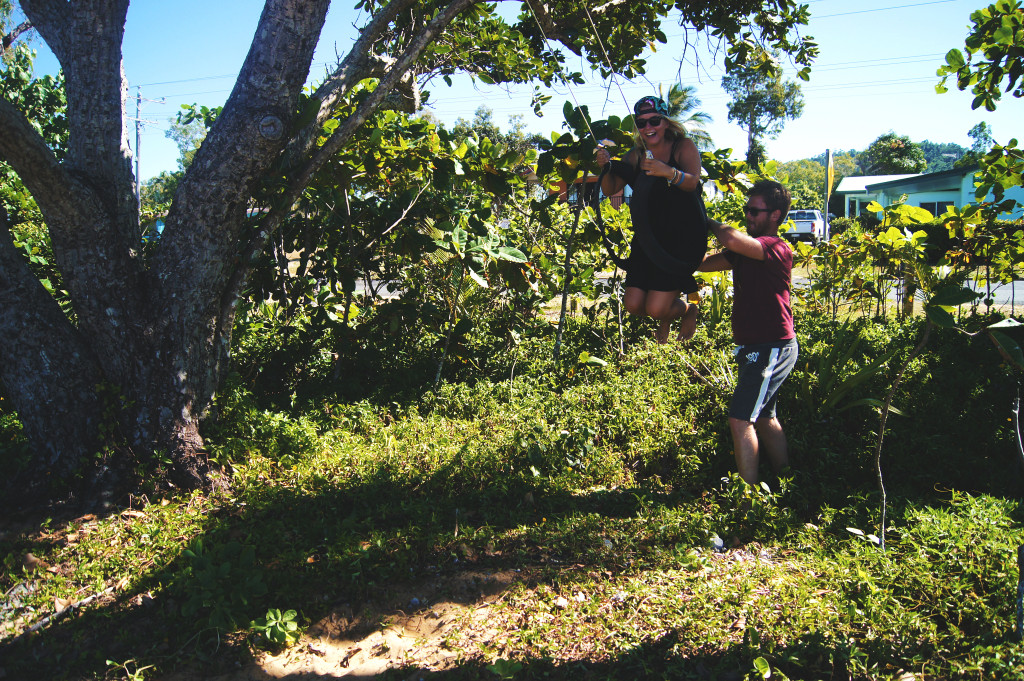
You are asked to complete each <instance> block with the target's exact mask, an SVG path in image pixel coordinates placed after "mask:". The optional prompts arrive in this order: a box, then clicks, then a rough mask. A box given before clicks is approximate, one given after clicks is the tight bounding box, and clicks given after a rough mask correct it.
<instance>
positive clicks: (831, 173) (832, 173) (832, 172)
mask: <svg viewBox="0 0 1024 681" xmlns="http://www.w3.org/2000/svg"><path fill="white" fill-rule="evenodd" d="M825 155H826V156H828V177H827V178H826V180H825V198H826V199H827V198H828V196H829V194H831V193H832V183H833V182H835V179H836V169H835V167H834V166H833V165H832V150H831V149H826V150H825Z"/></svg>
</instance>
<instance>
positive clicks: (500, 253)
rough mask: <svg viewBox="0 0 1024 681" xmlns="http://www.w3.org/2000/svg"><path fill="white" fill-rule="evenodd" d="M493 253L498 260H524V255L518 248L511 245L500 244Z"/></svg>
mask: <svg viewBox="0 0 1024 681" xmlns="http://www.w3.org/2000/svg"><path fill="white" fill-rule="evenodd" d="M493 255H494V257H495V258H498V259H499V260H508V261H509V262H526V255H524V254H523V252H522V251H520V250H519V249H518V248H512V247H511V246H502V247H501V248H499V249H498V250H497V251H496V252H495V253H494V254H493Z"/></svg>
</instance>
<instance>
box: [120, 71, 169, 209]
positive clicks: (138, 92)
mask: <svg viewBox="0 0 1024 681" xmlns="http://www.w3.org/2000/svg"><path fill="white" fill-rule="evenodd" d="M145 101H147V102H155V103H157V104H163V103H165V102H166V101H167V99H166V98H164V97H161V98H160V99H147V100H145ZM142 102H143V98H142V86H141V85H136V86H135V118H134V119H131V118H129V120H134V121H135V149H134V150H133V151H134V155H135V205H136V210H137V211H138V213H139V218H140V219H141V217H142V174H141V171H140V170H139V159H140V158H142V153H141V151H140V149H141V145H142V126H143V125H144V124H146V123H156V121H150V120H146V119H144V118H142Z"/></svg>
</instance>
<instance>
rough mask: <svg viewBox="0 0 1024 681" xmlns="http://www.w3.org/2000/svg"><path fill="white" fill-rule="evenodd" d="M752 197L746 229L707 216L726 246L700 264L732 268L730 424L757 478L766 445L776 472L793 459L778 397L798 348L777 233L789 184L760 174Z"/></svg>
mask: <svg viewBox="0 0 1024 681" xmlns="http://www.w3.org/2000/svg"><path fill="white" fill-rule="evenodd" d="M747 197H748V198H747V205H746V206H745V207H744V209H743V210H744V215H745V217H746V220H747V232H746V234H744V233H743V232H741V231H739V230H737V229H734V228H732V227H728V226H726V225H723V224H722V223H720V222H716V221H714V220H708V226H709V227H710V228H711V231H712V232H714V234H715V237H716V238H717V239H718V241H719V242H720V243H721V244H722V246H724V247H725V249H726V250H724V251H721V252H719V253H715V254H712V255H709V256H707V257H705V258H704V262H703V263H701V266H700V268H699V271H701V272H717V271H720V270H730V269H731V270H732V271H733V309H732V333H733V340H734V341H735V342H736V358H737V361H738V362H739V375H738V378H737V381H736V391H735V392H734V393H733V397H732V402H731V403H730V404H729V428H730V430H731V431H732V439H733V447H734V449H735V454H736V467H737V469H738V470H739V474H740V476H741V477H742V478H743V479H744V480H746V481H747V482H748V483H749V484H751V485H756V484H757V468H758V462H759V458H760V454H761V452H764V454H766V455H767V457H768V460H769V461H770V462H771V464H772V467H773V468H774V469H775V470H776V472H778V471H780V470H782V469H783V468H785V467H786V466H787V465H788V464H789V450H788V447H787V445H786V434H785V433H783V432H782V424H780V423H779V420H778V418H776V416H775V404H776V401H777V400H778V395H779V388H780V387H781V386H782V383H783V381H785V380H786V377H787V376H789V372H790V371H792V369H793V365H794V364H796V358H797V354H798V352H799V348H798V347H797V343H796V335H795V334H794V332H793V309H792V307H791V306H790V302H789V291H790V282H791V272H792V269H793V251H792V250H791V249H790V247H789V244H788V243H786V241H784V240H783V239H782V238H781V237H779V225H781V224H782V223H783V222H785V220H786V215H787V214H788V213H789V204H790V196H789V191H788V190H787V189H786V188H785V187H783V186H782V185H781V184H779V183H778V182H773V181H771V180H761V181H760V182H757V183H756V184H754V186H753V187H751V188H750V190H749V191H748V192H747Z"/></svg>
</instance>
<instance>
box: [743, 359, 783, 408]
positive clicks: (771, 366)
mask: <svg viewBox="0 0 1024 681" xmlns="http://www.w3.org/2000/svg"><path fill="white" fill-rule="evenodd" d="M778 363H779V348H772V351H771V354H769V355H768V364H767V365H766V366H765V368H764V372H763V373H762V374H761V390H760V392H758V393H757V401H756V402H755V403H754V411H753V412H752V413H751V414H750V418H749V419H747V420H748V421H756V420H757V417H758V415H759V414H760V413H761V408H762V407H764V396H765V393H767V392H768V384H770V383H771V381H772V376H774V375H775V365H776V364H778Z"/></svg>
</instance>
